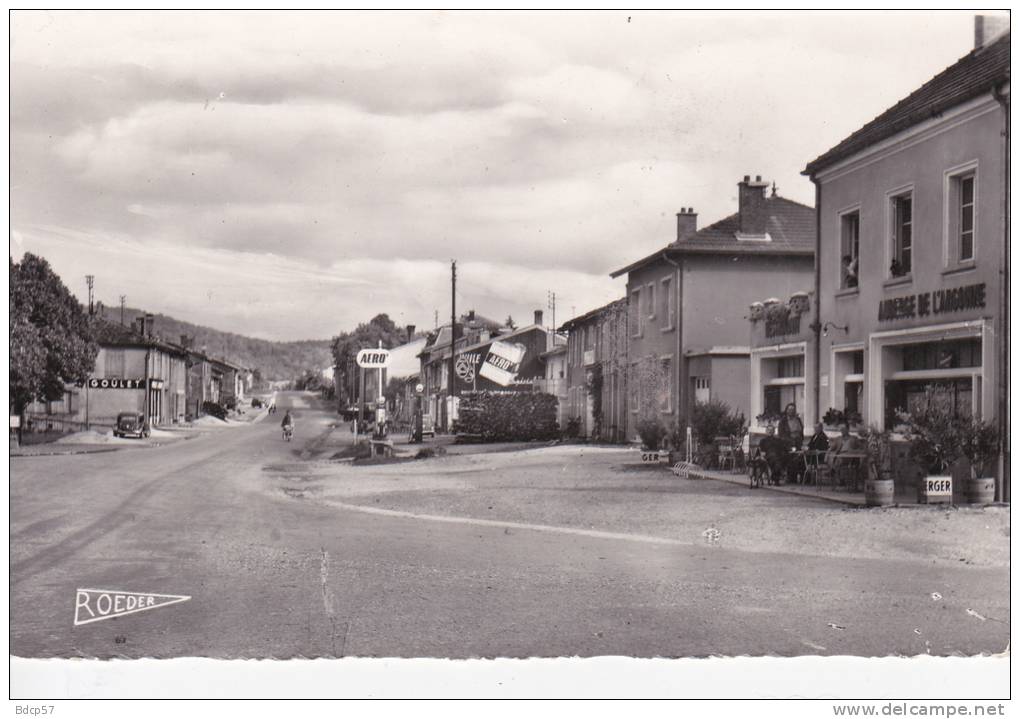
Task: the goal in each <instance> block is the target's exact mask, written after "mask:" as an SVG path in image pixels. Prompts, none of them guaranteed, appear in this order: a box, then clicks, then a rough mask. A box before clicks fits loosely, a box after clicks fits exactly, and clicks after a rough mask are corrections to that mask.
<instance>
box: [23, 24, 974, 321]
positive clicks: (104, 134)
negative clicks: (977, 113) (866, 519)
mask: <svg viewBox="0 0 1020 719" xmlns="http://www.w3.org/2000/svg"><path fill="white" fill-rule="evenodd" d="M972 42H973V18H972V16H971V15H970V14H966V13H963V14H960V13H935V12H910V13H898V14H897V13H882V14H878V13H868V14H865V13H858V14H846V13H844V14H835V13H804V12H800V13H763V14H752V13H747V12H740V13H737V12H728V13H726V12H717V13H685V12H673V13H661V12H660V13H655V12H652V13H633V12H631V13H627V12H576V11H572V12H557V13H553V12H546V13H540V12H522V13H477V12H476V13H470V12H433V11H426V12H389V13H364V12H361V13H355V12H274V13H270V12H249V13H242V12H190V11H189V12H182V11H169V12H156V11H140V12H102V13H88V12H70V11H65V12H44V11H31V12H29V11H15V12H13V13H12V18H11V63H12V64H11V95H10V97H11V123H12V126H11V182H12V188H11V209H10V211H11V255H12V257H14V258H15V259H18V258H19V257H20V256H21V255H22V254H23V253H24V252H32V253H35V254H38V255H42V256H43V257H45V258H46V259H47V260H49V261H50V263H51V264H52V265H53V267H54V269H55V270H56V271H57V272H58V274H60V275H61V277H62V278H63V280H64V282H65V284H67V285H68V287H69V288H70V289H71V290H72V291H73V292H75V294H77V295H78V296H79V297H81V298H83V299H84V298H85V297H86V294H87V293H86V285H85V275H86V274H92V275H94V276H95V291H96V298H97V299H98V300H101V301H103V302H104V303H105V304H107V305H108V306H115V305H117V304H118V303H119V297H120V296H121V295H125V296H126V298H127V299H126V301H127V304H128V305H129V306H133V307H142V308H145V309H146V310H149V311H152V312H161V313H165V314H169V315H172V316H174V317H177V318H178V319H182V320H187V321H191V322H197V323H200V324H205V325H209V326H212V327H216V328H218V329H223V330H229V331H234V332H239V333H241V334H246V335H249V336H253V337H261V338H265V339H272V340H296V339H319V338H329V337H331V336H333V335H336V334H337V333H339V332H341V331H344V330H350V329H353V328H354V326H356V325H357V324H358V323H359V322H363V321H367V320H368V319H369V318H371V317H372V316H374V315H375V314H377V313H379V312H386V313H388V314H389V315H390V316H391V317H392V318H393V319H394V320H395V321H396V322H397V323H398V324H400V325H404V324H415V325H416V326H417V327H419V328H431V327H433V326H434V325H435V317H436V313H438V317H439V321H440V322H444V321H448V320H449V315H450V261H451V260H453V259H456V260H457V270H458V271H457V275H458V283H457V309H458V312H461V311H467V310H469V309H475V310H476V311H477V312H479V313H480V314H483V315H486V316H489V317H492V318H495V319H503V318H505V317H506V316H507V315H512V316H513V317H514V319H515V320H516V321H517V322H518V324H523V323H524V322H525V321H526V320H529V319H530V318H531V317H532V312H533V311H534V310H536V309H542V310H544V311H545V321H546V323H547V324H548V323H549V322H550V321H551V314H552V313H551V310H550V309H549V306H548V305H549V293H550V292H555V294H556V322H557V324H560V323H562V322H563V321H565V320H567V319H569V318H570V317H571V316H573V315H575V314H582V313H584V312H586V311H588V310H590V309H593V308H595V307H598V306H600V305H602V304H605V303H607V302H610V301H612V300H614V299H616V298H617V297H621V296H623V293H624V284H623V283H624V280H623V279H622V278H621V279H618V280H611V279H610V278H609V273H610V272H612V271H613V270H616V269H619V268H620V267H623V266H625V265H626V264H628V263H630V262H632V261H634V260H636V259H638V258H640V257H642V256H644V255H646V254H649V253H651V252H653V251H655V250H656V249H659V248H661V247H663V246H665V245H666V244H668V243H669V242H670V241H672V240H673V239H674V236H675V227H676V220H675V213H676V212H678V211H679V210H680V208H681V207H693V208H694V209H695V210H696V211H697V212H698V213H699V217H698V223H699V227H702V226H705V225H708V224H710V223H712V222H714V221H716V220H718V219H721V218H723V217H725V216H727V215H729V214H732V213H733V212H735V211H736V208H737V204H736V203H737V199H736V195H737V182H738V181H739V180H740V179H741V178H742V177H743V176H744V175H762V176H763V178H764V179H766V180H768V181H769V182H772V181H774V182H775V183H776V186H777V189H778V193H779V194H780V195H782V196H785V197H788V198H791V199H794V200H797V201H800V202H803V203H805V204H811V203H812V202H813V197H814V194H813V187H812V185H811V183H810V181H809V180H808V179H807V178H805V177H803V176H801V174H800V172H801V171H802V170H803V169H804V166H805V165H806V164H807V163H808V162H809V161H810V160H812V159H814V158H815V157H817V156H818V155H820V154H822V153H823V152H825V151H826V150H827V149H829V148H830V147H832V146H833V145H835V144H836V143H838V142H839V141H840V140H841V139H843V138H844V137H846V136H847V135H849V134H850V133H851V132H853V131H854V130H856V129H857V128H859V127H860V126H862V125H863V124H864V123H866V122H867V121H869V120H870V119H872V118H873V117H875V116H876V115H878V114H880V113H881V112H882V111H883V110H885V109H886V108H888V107H889V106H891V105H892V104H894V103H895V102H896V101H897V100H899V99H901V98H902V97H904V96H905V95H907V94H909V93H910V92H911V91H912V90H914V89H915V88H916V87H918V86H919V85H921V84H922V83H923V82H925V81H926V80H928V79H930V78H931V77H932V76H934V75H935V74H937V73H938V72H940V71H941V70H943V69H944V68H945V67H947V66H948V65H950V64H952V63H953V62H955V61H956V60H957V59H958V58H959V57H961V56H963V55H965V54H966V53H967V52H968V51H969V50H970V49H971V46H972Z"/></svg>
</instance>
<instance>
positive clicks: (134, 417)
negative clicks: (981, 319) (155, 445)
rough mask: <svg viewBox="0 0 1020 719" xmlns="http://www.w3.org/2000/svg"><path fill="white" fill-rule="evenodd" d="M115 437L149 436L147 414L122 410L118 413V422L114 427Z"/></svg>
mask: <svg viewBox="0 0 1020 719" xmlns="http://www.w3.org/2000/svg"><path fill="white" fill-rule="evenodd" d="M113 436H114V437H138V438H139V439H144V438H145V437H148V436H149V428H148V426H146V424H145V414H144V413H142V412H121V413H120V414H118V415H117V424H116V426H114V428H113Z"/></svg>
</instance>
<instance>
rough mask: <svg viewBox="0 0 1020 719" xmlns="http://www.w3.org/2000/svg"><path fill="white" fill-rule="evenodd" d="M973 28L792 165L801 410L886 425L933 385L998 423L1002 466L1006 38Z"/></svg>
mask: <svg viewBox="0 0 1020 719" xmlns="http://www.w3.org/2000/svg"><path fill="white" fill-rule="evenodd" d="M983 20H984V19H982V18H979V20H978V24H977V28H976V30H977V32H976V41H977V42H976V47H975V48H974V50H973V51H972V52H970V53H969V54H967V55H966V56H964V57H963V58H961V59H960V60H959V61H957V62H956V63H955V64H953V65H952V66H950V67H949V68H948V69H946V70H945V71H943V72H942V73H940V74H938V75H936V76H935V77H934V78H932V79H931V80H929V81H928V82H927V83H925V84H924V85H923V86H921V87H920V88H918V89H917V90H916V91H914V92H913V93H911V94H910V95H909V96H907V97H906V98H904V99H903V100H901V101H900V102H898V103H896V104H895V105H894V106H893V107H891V108H890V109H888V110H886V111H885V112H883V113H882V114H880V115H879V116H878V117H876V118H875V119H874V120H872V121H871V122H869V123H868V124H867V125H865V126H864V127H862V128H861V129H859V130H857V131H856V132H854V133H853V134H852V135H850V136H849V137H847V138H846V139H845V140H843V141H842V142H840V143H839V144H838V145H836V146H835V147H833V148H832V149H830V150H828V151H827V152H825V153H824V154H823V155H821V156H820V157H818V158H817V159H815V160H813V161H812V162H810V163H809V164H808V165H807V167H806V169H805V170H804V174H806V175H808V176H809V177H810V178H811V180H812V181H813V182H814V183H815V187H816V197H817V207H818V223H819V228H820V230H819V234H818V249H817V273H816V287H817V297H818V302H817V303H816V304H815V306H814V308H813V311H814V321H813V324H814V336H815V339H816V340H817V343H816V344H815V345H814V348H813V354H814V355H815V357H814V361H813V364H814V365H815V366H816V369H814V370H813V371H811V372H810V375H811V376H812V377H813V386H814V397H813V399H812V401H811V402H810V404H811V405H812V406H813V407H814V411H815V413H816V415H817V414H818V413H819V412H822V411H824V410H825V408H826V407H833V408H836V409H843V408H850V407H851V406H852V405H855V406H856V407H857V409H858V410H859V411H860V413H861V414H862V416H863V421H864V423H865V424H867V425H873V426H876V427H878V428H884V429H894V428H895V425H896V424H897V413H898V412H900V411H907V412H909V411H910V410H911V408H912V407H913V406H914V405H915V403H916V402H917V401H918V399H919V398H920V397H921V396H922V393H923V391H924V388H925V387H926V386H929V385H931V386H935V387H937V388H938V389H939V390H940V391H941V392H942V393H943V394H944V396H945V397H946V399H947V401H949V402H951V403H952V405H953V406H954V407H955V409H956V411H957V412H959V413H961V414H964V415H970V416H975V417H980V418H982V419H986V420H992V421H996V422H998V423H999V426H1000V431H1001V433H1002V438H1003V441H1004V447H1005V452H1004V456H1005V457H1008V447H1009V444H1008V442H1009V431H1008V395H1009V380H1008V372H1009V354H1008V352H1009V349H1008V337H1009V300H1008V298H1009V282H1008V271H1009V268H1008V264H1007V257H1008V254H1007V253H1008V248H1009V216H1010V215H1009V213H1010V205H1009V202H1010V191H1009V157H1010V155H1009V153H1010V149H1009V76H1010V45H1009V43H1010V35H1009V29H1008V25H1007V26H1006V27H1005V28H1004V30H1005V34H1004V35H1001V34H1000V35H998V36H993V37H991V38H988V37H987V35H986V30H987V29H988V26H987V25H985V23H984V22H983ZM876 79H879V78H876ZM1007 461H1008V460H1006V459H1004V460H1003V462H1002V463H1001V464H1002V466H1001V467H1000V471H999V475H998V476H999V477H1000V481H999V483H998V484H999V486H998V489H997V495H996V496H997V498H998V499H1003V498H1005V499H1006V500H1007V501H1008V497H1009V484H1008V464H1006V462H1007ZM899 489H900V488H897V490H898V491H899Z"/></svg>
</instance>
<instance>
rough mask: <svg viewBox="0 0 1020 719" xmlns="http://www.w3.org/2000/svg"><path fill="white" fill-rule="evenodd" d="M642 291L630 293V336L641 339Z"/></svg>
mask: <svg viewBox="0 0 1020 719" xmlns="http://www.w3.org/2000/svg"><path fill="white" fill-rule="evenodd" d="M641 321H642V320H641V290H634V291H633V292H631V293H630V336H631V337H640V336H641V334H642V332H641Z"/></svg>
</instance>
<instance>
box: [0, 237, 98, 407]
mask: <svg viewBox="0 0 1020 719" xmlns="http://www.w3.org/2000/svg"><path fill="white" fill-rule="evenodd" d="M9 300H10V307H9V310H10V322H11V329H10V341H11V369H10V391H11V407H12V409H13V411H14V412H15V413H17V414H21V413H22V412H24V410H25V407H26V406H27V405H28V404H29V403H31V402H33V401H35V400H49V401H53V400H58V399H61V398H62V397H63V396H64V387H65V385H67V384H69V383H77V384H82V383H84V382H85V381H86V380H87V379H88V377H89V374H90V373H91V372H92V370H93V368H94V367H95V364H96V355H98V354H99V345H98V344H97V343H96V341H95V338H94V337H93V333H92V325H91V321H90V318H89V316H88V314H87V313H86V312H85V308H84V307H82V305H81V303H80V302H78V300H77V299H75V297H74V295H72V294H71V292H70V290H68V289H67V287H65V286H64V283H63V282H61V280H60V277H58V276H57V274H56V273H55V272H54V271H53V270H52V269H51V268H50V265H49V263H48V262H47V261H46V260H44V259H43V258H42V257H37V256H35V255H33V254H30V253H25V256H24V257H23V258H22V259H21V262H17V263H16V262H14V260H13V258H12V259H11V260H10V298H9Z"/></svg>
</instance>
